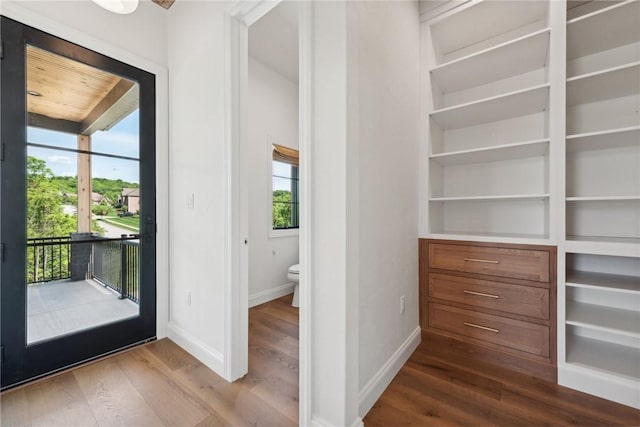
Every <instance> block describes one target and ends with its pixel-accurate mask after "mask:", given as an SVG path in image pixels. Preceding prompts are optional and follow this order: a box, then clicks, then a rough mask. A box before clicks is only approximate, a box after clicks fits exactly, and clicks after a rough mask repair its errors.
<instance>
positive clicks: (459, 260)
mask: <svg viewBox="0 0 640 427" xmlns="http://www.w3.org/2000/svg"><path fill="white" fill-rule="evenodd" d="M429 268H436V269H440V270H451V271H462V272H467V273H478V274H487V275H491V276H501V277H511V278H514V279H524V280H533V281H536V282H549V252H547V251H536V250H531V249H515V248H499V247H486V246H467V245H449V244H445V243H429Z"/></svg>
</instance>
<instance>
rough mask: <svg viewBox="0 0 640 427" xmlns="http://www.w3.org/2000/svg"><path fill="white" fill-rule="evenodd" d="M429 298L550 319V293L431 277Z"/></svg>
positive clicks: (508, 284) (523, 287) (476, 280)
mask: <svg viewBox="0 0 640 427" xmlns="http://www.w3.org/2000/svg"><path fill="white" fill-rule="evenodd" d="M429 296H430V297H432V298H438V299H443V300H447V301H454V302H458V303H461V304H468V305H473V306H475V307H483V308H490V309H492V310H500V311H504V312H507V313H514V314H521V315H523V316H531V317H536V318H538V319H545V320H546V319H549V290H548V289H543V288H535V287H532V286H521V285H514V284H511V283H500V282H490V281H488V280H479V279H470V278H468V277H456V276H449V275H446V274H433V273H432V274H429Z"/></svg>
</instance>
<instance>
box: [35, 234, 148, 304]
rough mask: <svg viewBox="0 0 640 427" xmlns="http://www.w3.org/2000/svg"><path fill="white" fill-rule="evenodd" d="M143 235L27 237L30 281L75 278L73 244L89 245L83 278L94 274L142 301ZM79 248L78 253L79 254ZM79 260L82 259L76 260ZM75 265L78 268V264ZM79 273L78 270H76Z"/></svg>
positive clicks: (116, 288) (131, 298) (125, 293)
mask: <svg viewBox="0 0 640 427" xmlns="http://www.w3.org/2000/svg"><path fill="white" fill-rule="evenodd" d="M138 238H139V236H137V235H130V236H126V235H123V236H122V237H121V238H119V239H102V238H99V237H98V238H91V239H90V240H81V241H75V240H74V241H72V240H71V237H42V238H32V239H27V284H34V283H43V282H49V281H52V280H64V279H70V278H72V271H71V270H72V268H71V267H72V262H74V260H73V258H74V254H73V253H74V250H72V245H77V246H76V249H77V248H78V247H80V245H89V246H90V253H87V254H86V256H87V258H86V262H85V261H82V264H83V265H84V266H86V267H83V268H84V269H83V271H84V273H82V272H81V274H82V277H83V278H84V277H91V278H93V279H95V280H97V281H98V282H100V283H101V284H102V285H104V286H107V287H109V288H111V289H113V290H114V291H116V292H117V293H118V294H120V298H122V299H124V298H128V299H130V300H132V301H134V302H136V303H138V302H140V282H139V276H140V274H139V256H140V243H139V241H138ZM79 255H80V251H76V254H75V256H76V257H77V256H79ZM75 262H76V263H78V260H76V261H75ZM74 268H75V267H74ZM74 274H75V273H74Z"/></svg>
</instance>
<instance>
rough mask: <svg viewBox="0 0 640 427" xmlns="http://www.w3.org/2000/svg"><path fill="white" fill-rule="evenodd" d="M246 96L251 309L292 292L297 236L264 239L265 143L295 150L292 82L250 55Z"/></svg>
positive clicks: (295, 98)
mask: <svg viewBox="0 0 640 427" xmlns="http://www.w3.org/2000/svg"><path fill="white" fill-rule="evenodd" d="M249 31H250V32H251V29H249ZM250 37H251V36H250ZM248 97H249V118H248V127H249V134H248V150H247V151H248V153H247V162H248V168H247V171H246V173H247V174H248V175H249V177H248V187H249V305H250V306H253V305H256V304H261V303H263V302H266V301H269V300H271V299H273V298H277V297H279V296H282V295H286V294H287V293H290V292H292V290H293V284H292V283H291V282H289V280H288V279H287V269H288V268H289V267H290V266H291V265H293V264H297V263H298V236H297V235H296V236H288V237H270V236H269V230H270V229H271V224H270V223H269V210H270V209H271V203H270V202H271V198H270V197H269V195H270V193H271V191H272V179H271V169H270V167H269V166H270V162H271V158H272V154H271V145H270V141H275V142H277V143H278V144H281V145H285V146H287V147H291V148H298V84H297V83H295V82H292V81H290V80H288V79H287V78H285V77H284V76H282V75H281V74H279V73H277V72H276V71H274V70H273V69H271V68H269V67H267V66H266V65H264V64H262V63H261V62H259V61H256V60H254V59H253V58H251V57H250V58H249V90H248ZM276 233H277V232H276Z"/></svg>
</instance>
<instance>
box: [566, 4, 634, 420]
mask: <svg viewBox="0 0 640 427" xmlns="http://www.w3.org/2000/svg"><path fill="white" fill-rule="evenodd" d="M569 7H571V4H569ZM568 16H569V19H568V20H567V52H566V60H567V86H566V134H567V136H566V141H565V156H564V157H565V163H564V174H565V185H564V196H565V208H564V212H565V224H564V236H563V237H564V239H562V240H561V241H560V245H559V251H558V254H559V260H558V267H559V270H560V271H559V273H558V277H559V279H560V280H559V281H558V284H559V288H558V298H559V301H562V300H564V304H562V305H561V304H559V310H558V349H559V355H558V360H559V362H558V382H559V383H560V384H562V385H565V386H568V387H572V388H576V389H579V390H582V391H585V392H588V393H592V394H595V395H598V396H601V397H604V398H607V399H610V400H615V401H618V402H620V403H623V404H626V405H630V406H634V407H636V408H640V114H639V112H638V106H639V105H640V1H638V0H632V1H617V2H607V1H600V2H582V3H580V5H579V6H578V7H576V8H575V9H570V10H569V11H568ZM563 277H564V280H562V278H563Z"/></svg>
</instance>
